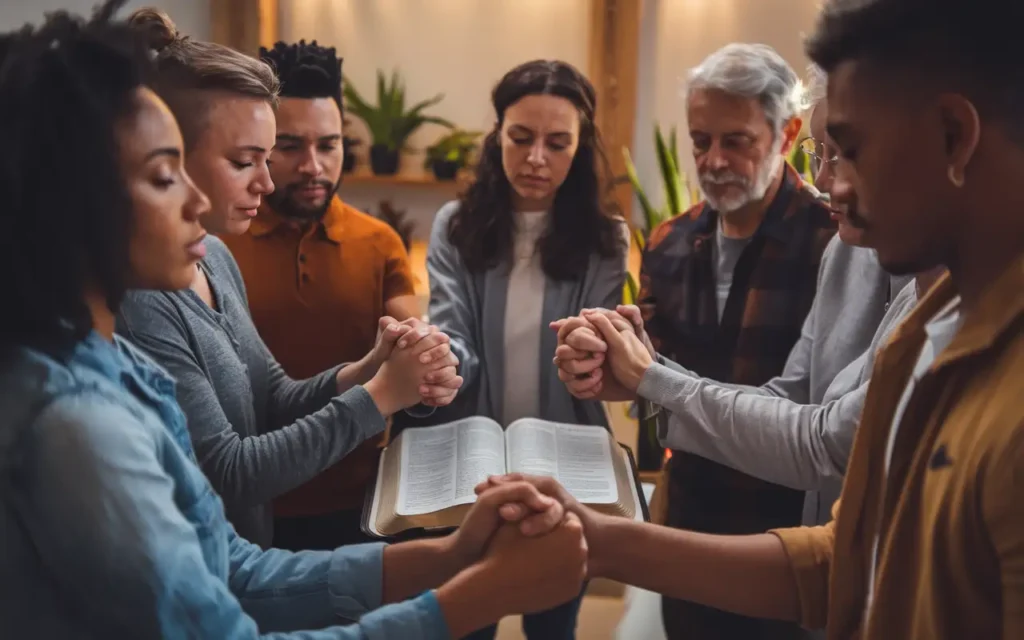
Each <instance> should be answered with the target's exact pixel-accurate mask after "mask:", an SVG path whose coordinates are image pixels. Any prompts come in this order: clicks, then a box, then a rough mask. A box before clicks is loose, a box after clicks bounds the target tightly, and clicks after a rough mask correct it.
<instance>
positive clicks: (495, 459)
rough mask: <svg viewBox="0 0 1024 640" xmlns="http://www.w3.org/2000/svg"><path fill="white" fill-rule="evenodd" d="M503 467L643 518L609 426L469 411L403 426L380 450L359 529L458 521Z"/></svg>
mask: <svg viewBox="0 0 1024 640" xmlns="http://www.w3.org/2000/svg"><path fill="white" fill-rule="evenodd" d="M504 473H526V474H531V475H544V476H552V477H554V478H557V479H558V481H559V482H560V483H561V484H562V486H564V487H565V488H566V489H567V490H568V491H569V492H570V493H571V494H572V495H573V497H575V498H576V499H577V500H579V501H580V502H582V503H584V504H586V505H588V506H591V507H593V508H595V509H597V510H599V511H602V512H604V513H609V514H614V515H620V516H623V517H626V518H632V519H636V520H645V519H647V518H648V516H647V513H646V511H647V507H646V504H645V503H644V502H643V499H642V498H641V497H640V496H641V494H640V493H639V491H638V489H637V479H636V472H635V465H634V464H633V462H632V458H631V456H630V453H629V450H628V449H626V448H625V447H623V446H621V445H619V444H618V443H616V442H615V440H614V438H613V437H612V435H611V433H610V432H609V431H608V430H606V429H604V428H602V427H594V426H581V425H572V424H558V423H554V422H548V421H545V420H537V419H531V418H524V419H522V420H516V421H515V422H513V423H512V424H510V425H509V426H508V428H507V429H502V427H501V425H500V424H498V423H497V422H495V421H494V420H491V419H489V418H484V417H472V418H464V419H462V420H458V421H455V422H449V423H447V424H441V425H436V426H432V427H416V428H411V429H406V430H405V431H403V432H402V433H401V434H399V436H398V437H397V438H395V440H394V441H393V442H392V443H391V444H390V445H388V446H387V447H386V448H385V449H384V450H383V451H382V452H381V457H380V462H379V464H378V468H377V481H376V483H375V484H374V486H373V487H371V490H370V491H369V492H368V494H367V504H366V508H364V519H363V529H364V530H365V531H366V533H368V534H369V535H373V536H377V537H392V536H395V535H399V534H401V533H403V532H406V531H409V530H411V529H426V530H431V529H448V528H453V527H457V526H458V525H459V523H461V522H462V519H463V517H464V516H465V514H466V512H468V511H469V507H470V505H471V504H472V503H473V502H475V501H476V495H475V494H474V492H473V488H474V487H475V486H476V485H477V484H478V483H480V482H482V481H483V480H486V479H487V477H488V476H491V475H501V474H504Z"/></svg>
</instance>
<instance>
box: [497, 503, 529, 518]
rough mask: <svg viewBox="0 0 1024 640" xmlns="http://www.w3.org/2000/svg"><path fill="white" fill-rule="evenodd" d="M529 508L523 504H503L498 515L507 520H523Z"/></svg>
mask: <svg viewBox="0 0 1024 640" xmlns="http://www.w3.org/2000/svg"><path fill="white" fill-rule="evenodd" d="M527 513H529V510H528V509H527V508H526V507H524V506H523V505H521V504H518V503H515V504H503V505H501V507H500V508H499V509H498V515H500V516H501V519H502V520H504V521H506V522H519V521H520V520H522V519H523V518H524V517H525V516H526V514H527Z"/></svg>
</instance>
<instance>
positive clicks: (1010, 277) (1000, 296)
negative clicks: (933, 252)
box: [893, 255, 1024, 368]
mask: <svg viewBox="0 0 1024 640" xmlns="http://www.w3.org/2000/svg"><path fill="white" fill-rule="evenodd" d="M1021 291H1024V255H1020V256H1018V257H1017V258H1016V259H1015V260H1014V261H1013V262H1012V263H1011V264H1010V266H1009V267H1007V268H1006V270H1004V271H1003V273H1001V274H1000V275H999V276H998V277H997V278H996V279H995V280H993V281H992V283H991V284H989V286H988V288H986V289H985V291H984V292H983V293H982V295H981V298H980V299H979V300H978V304H977V307H976V308H975V309H974V310H973V311H972V312H971V313H970V314H969V315H967V316H966V317H965V318H964V322H963V326H962V327H961V328H960V331H959V332H957V335H956V337H955V338H954V339H953V342H951V343H950V345H949V346H948V347H947V348H946V349H945V350H944V351H943V352H942V353H941V354H940V355H939V357H938V358H936V360H935V364H934V367H935V368H938V367H942V366H945V365H947V364H949V363H951V362H954V361H956V360H960V359H962V358H965V357H967V356H970V355H974V354H977V353H981V352H983V351H986V350H987V349H990V348H991V347H992V346H993V345H994V344H995V343H996V342H997V341H998V340H999V339H1000V338H1001V337H1002V336H1003V335H1004V334H1006V333H1007V332H1008V331H1011V330H1012V329H1013V327H1014V326H1015V325H1016V322H1017V320H1018V319H1020V317H1021V316H1024V296H1022V295H1020V292H1021ZM958 295H959V292H958V291H957V290H956V286H955V285H954V284H953V280H952V278H951V277H950V275H949V274H948V273H947V274H945V275H943V276H942V278H941V279H940V280H939V281H938V282H937V283H936V284H935V286H934V287H932V289H931V290H930V291H929V292H928V293H927V294H926V295H925V296H924V298H922V299H921V301H920V302H919V303H918V304H917V307H916V308H915V309H914V310H913V311H912V312H911V313H910V315H909V316H908V317H907V319H906V321H905V322H904V323H903V325H901V326H900V327H899V328H898V329H897V330H896V335H895V336H894V337H893V342H896V341H902V340H912V339H913V340H919V339H923V336H924V328H925V325H927V324H928V322H929V321H930V320H931V319H932V318H934V317H935V316H936V315H937V314H938V313H939V312H941V311H942V310H943V309H944V308H946V307H947V306H948V305H949V304H950V302H951V301H952V300H954V299H955V298H956V297H957V296H958Z"/></svg>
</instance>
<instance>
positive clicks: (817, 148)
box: [800, 137, 839, 173]
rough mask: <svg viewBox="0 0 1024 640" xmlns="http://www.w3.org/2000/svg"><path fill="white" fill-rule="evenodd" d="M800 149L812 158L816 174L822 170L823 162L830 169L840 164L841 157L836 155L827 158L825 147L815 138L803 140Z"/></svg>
mask: <svg viewBox="0 0 1024 640" xmlns="http://www.w3.org/2000/svg"><path fill="white" fill-rule="evenodd" d="M800 148H801V149H803V151H804V153H806V154H807V155H808V157H810V158H811V164H812V165H813V170H814V173H817V172H818V171H819V170H820V169H821V163H823V162H824V163H825V164H827V165H828V166H830V167H834V166H836V163H837V162H839V156H838V155H836V154H832V155H829V156H826V155H825V145H824V144H823V143H821V142H819V141H818V140H815V139H814V138H811V137H807V138H804V139H803V140H801V141H800Z"/></svg>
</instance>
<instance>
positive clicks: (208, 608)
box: [0, 334, 449, 640]
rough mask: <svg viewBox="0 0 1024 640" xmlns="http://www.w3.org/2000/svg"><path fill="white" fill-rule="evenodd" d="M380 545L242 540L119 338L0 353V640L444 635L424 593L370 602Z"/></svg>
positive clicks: (173, 411) (158, 379) (175, 420)
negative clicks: (318, 547) (56, 351)
mask: <svg viewBox="0 0 1024 640" xmlns="http://www.w3.org/2000/svg"><path fill="white" fill-rule="evenodd" d="M383 548H384V547H383V545H380V544H370V545H356V546H351V547H343V548H341V549H337V550H335V551H333V552H326V551H325V552H319V551H306V552H301V553H289V552H285V551H280V550H274V549H271V550H268V551H263V550H261V549H260V548H259V547H258V546H256V545H253V544H251V543H249V542H247V541H245V540H243V539H241V538H239V537H238V536H237V535H236V534H235V531H234V529H233V528H232V527H231V525H230V524H229V523H228V521H227V520H226V519H225V516H224V508H223V505H222V503H221V500H220V498H219V497H218V496H217V495H216V494H215V493H214V492H213V490H212V489H211V488H210V484H209V483H208V482H207V480H206V478H205V476H204V475H203V473H202V472H201V471H200V470H199V468H198V467H197V466H196V460H195V455H194V453H193V452H192V446H191V444H190V441H189V436H188V432H187V430H186V427H185V418H184V415H183V414H182V412H181V410H180V409H179V408H178V405H177V403H176V402H175V400H174V382H173V381H172V380H171V378H170V377H169V376H168V375H167V374H166V373H165V372H164V371H163V370H162V369H160V368H159V367H158V366H157V365H155V364H154V363H153V362H152V361H151V360H149V359H148V358H147V357H146V356H145V355H143V354H142V353H141V352H139V351H137V350H136V349H134V348H133V347H131V346H130V345H129V344H127V343H126V342H124V341H122V340H120V339H117V338H115V341H114V343H113V344H112V343H110V342H108V341H106V340H104V339H103V338H101V337H99V336H98V335H96V334H93V335H91V336H89V337H88V338H87V339H86V340H84V341H82V342H81V343H79V345H78V346H77V347H76V349H75V350H74V352H73V353H72V354H71V355H70V357H69V358H67V359H64V360H62V361H59V360H57V359H54V358H52V357H50V356H47V355H44V354H42V353H40V352H37V351H31V350H27V349H21V350H16V351H15V352H14V353H13V354H8V355H6V356H4V359H3V360H2V361H0V576H3V580H0V584H2V585H3V586H2V587H0V629H2V630H3V632H2V634H0V635H3V636H4V637H8V636H9V637H12V638H216V639H218V640H220V639H234V638H257V637H267V638H304V639H309V640H318V639H321V638H323V639H327V638H352V639H355V638H373V639H377V638H403V639H405V638H409V639H413V640H415V639H433V638H448V637H449V634H448V630H447V626H446V624H445V621H444V618H443V617H442V615H441V611H440V608H439V606H438V604H437V600H436V598H435V597H434V595H433V594H432V593H429V592H428V593H425V594H423V595H421V596H419V597H418V598H415V599H411V600H408V601H406V602H403V603H398V604H393V605H389V606H385V607H381V606H380V605H381V589H382V570H383V568H382V558H383ZM345 624H348V626H330V625H345ZM301 630H310V631H301Z"/></svg>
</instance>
